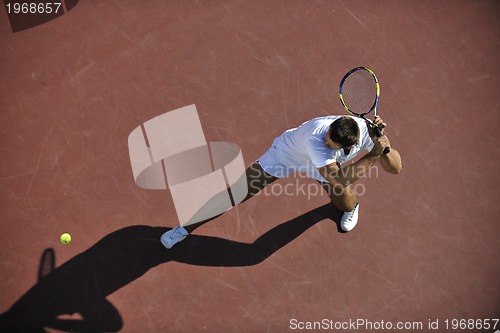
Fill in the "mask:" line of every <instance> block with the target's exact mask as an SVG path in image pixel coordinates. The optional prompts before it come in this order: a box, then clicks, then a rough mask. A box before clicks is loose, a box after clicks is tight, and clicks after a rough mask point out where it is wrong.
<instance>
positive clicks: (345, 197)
mask: <svg viewBox="0 0 500 333" xmlns="http://www.w3.org/2000/svg"><path fill="white" fill-rule="evenodd" d="M319 183H320V184H321V186H322V187H323V188H324V189H325V191H326V193H328V196H329V197H330V200H331V201H332V204H333V205H334V206H335V207H337V209H339V210H341V211H343V212H344V215H342V219H341V221H340V227H341V228H342V230H344V231H351V230H352V229H353V228H354V227H355V226H356V224H357V223H358V212H359V205H358V198H357V196H356V193H355V192H354V190H353V188H352V186H350V185H349V186H347V187H341V186H334V185H332V184H330V183H326V182H319Z"/></svg>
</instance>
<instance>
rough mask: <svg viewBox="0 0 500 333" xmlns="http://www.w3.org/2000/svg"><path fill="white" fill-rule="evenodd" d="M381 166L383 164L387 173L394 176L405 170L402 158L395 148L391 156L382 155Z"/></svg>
mask: <svg viewBox="0 0 500 333" xmlns="http://www.w3.org/2000/svg"><path fill="white" fill-rule="evenodd" d="M380 164H382V168H383V169H384V170H385V171H387V172H389V173H392V174H394V175H397V174H399V173H400V172H401V169H402V168H403V165H402V164H401V156H400V155H399V152H398V151H397V150H396V149H394V148H391V151H390V152H389V154H386V155H382V156H381V157H380Z"/></svg>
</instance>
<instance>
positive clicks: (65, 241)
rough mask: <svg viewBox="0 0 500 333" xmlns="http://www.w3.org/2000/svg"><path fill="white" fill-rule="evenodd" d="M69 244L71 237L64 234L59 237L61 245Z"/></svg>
mask: <svg viewBox="0 0 500 333" xmlns="http://www.w3.org/2000/svg"><path fill="white" fill-rule="evenodd" d="M70 242H71V235H70V234H68V233H67V232H65V233H64V234H62V235H61V243H63V244H69V243H70Z"/></svg>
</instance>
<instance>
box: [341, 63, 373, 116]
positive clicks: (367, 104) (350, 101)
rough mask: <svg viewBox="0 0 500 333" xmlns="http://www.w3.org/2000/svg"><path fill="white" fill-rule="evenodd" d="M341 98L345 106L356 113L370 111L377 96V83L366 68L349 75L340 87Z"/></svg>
mask: <svg viewBox="0 0 500 333" xmlns="http://www.w3.org/2000/svg"><path fill="white" fill-rule="evenodd" d="M342 98H343V99H344V103H345V105H346V106H347V108H348V109H349V110H350V111H351V112H353V113H357V114H364V113H367V112H369V111H371V109H372V107H373V106H374V104H375V101H376V98H377V85H376V82H375V80H374V78H373V76H372V75H371V74H370V73H369V72H368V71H366V70H358V71H356V72H354V73H352V74H351V75H349V76H348V77H347V78H346V80H345V82H344V84H343V87H342Z"/></svg>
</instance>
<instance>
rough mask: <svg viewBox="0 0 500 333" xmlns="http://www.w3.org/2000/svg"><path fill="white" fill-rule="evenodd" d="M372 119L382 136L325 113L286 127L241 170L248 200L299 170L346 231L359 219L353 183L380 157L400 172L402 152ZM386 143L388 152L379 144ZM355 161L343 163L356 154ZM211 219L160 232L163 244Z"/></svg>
mask: <svg viewBox="0 0 500 333" xmlns="http://www.w3.org/2000/svg"><path fill="white" fill-rule="evenodd" d="M374 123H375V124H376V125H377V126H378V127H379V128H380V130H381V132H382V136H380V137H376V136H375V135H374V133H372V132H373V131H372V130H371V129H370V128H369V126H368V124H367V123H366V122H365V120H363V119H361V118H358V117H352V116H326V117H319V118H315V119H312V120H309V121H307V122H305V123H303V124H302V125H300V126H298V127H296V128H292V129H289V130H287V131H285V132H284V133H283V134H282V135H280V136H279V137H277V138H276V139H275V140H274V142H273V144H272V146H271V148H269V150H267V151H266V152H265V153H264V155H262V156H261V157H260V158H259V159H258V160H257V161H256V162H254V163H253V164H252V165H251V166H250V167H249V168H248V169H247V171H246V177H247V182H248V190H249V192H248V195H247V197H246V198H245V199H244V200H243V201H245V200H247V199H249V198H251V197H252V196H254V195H255V194H257V193H258V192H259V191H260V190H262V189H263V188H264V187H266V186H267V185H269V184H271V183H272V182H274V181H275V180H277V179H279V178H286V177H289V176H290V175H292V174H294V173H296V172H299V173H302V174H304V175H305V176H306V177H308V178H312V179H316V180H317V181H318V182H319V183H320V184H321V185H322V187H323V188H324V189H325V190H326V192H327V193H328V195H329V196H330V199H331V202H332V204H333V205H334V206H335V207H337V208H338V209H339V210H341V211H343V212H344V214H343V215H342V218H341V221H340V227H341V228H342V230H344V231H346V232H347V231H351V230H352V229H353V228H354V227H355V226H356V224H357V223H358V215H359V203H358V198H357V196H356V193H355V191H354V189H353V184H354V183H355V182H357V181H358V180H359V179H361V178H362V177H363V176H365V175H367V173H368V170H369V169H370V167H372V166H373V165H374V164H375V163H377V162H378V161H380V165H381V166H382V168H383V169H384V170H385V171H387V172H389V173H391V174H399V173H400V172H401V167H402V165H401V156H400V154H399V153H398V151H397V150H396V149H394V147H391V145H390V142H389V139H388V138H387V136H386V135H385V134H384V132H385V129H386V127H387V126H386V124H385V123H384V121H383V120H382V119H381V118H380V117H379V116H377V117H375V119H374ZM386 147H391V150H390V152H389V153H388V154H383V151H384V148H386ZM360 155H361V158H359V159H357V160H356V161H355V162H354V163H347V162H349V161H351V160H353V159H354V158H356V157H357V156H360ZM213 219H214V218H211V219H208V220H205V221H202V222H199V223H196V224H191V225H187V226H186V227H182V226H177V227H175V228H173V229H172V230H169V231H167V232H166V233H164V234H163V235H162V237H161V242H162V244H163V245H164V246H165V247H166V248H168V249H169V248H171V247H172V246H174V245H175V244H176V243H178V242H180V241H182V240H183V239H184V238H186V236H188V235H189V233H191V232H193V231H194V230H195V229H196V228H198V227H199V226H201V225H203V224H205V223H206V222H208V221H211V220H213Z"/></svg>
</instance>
